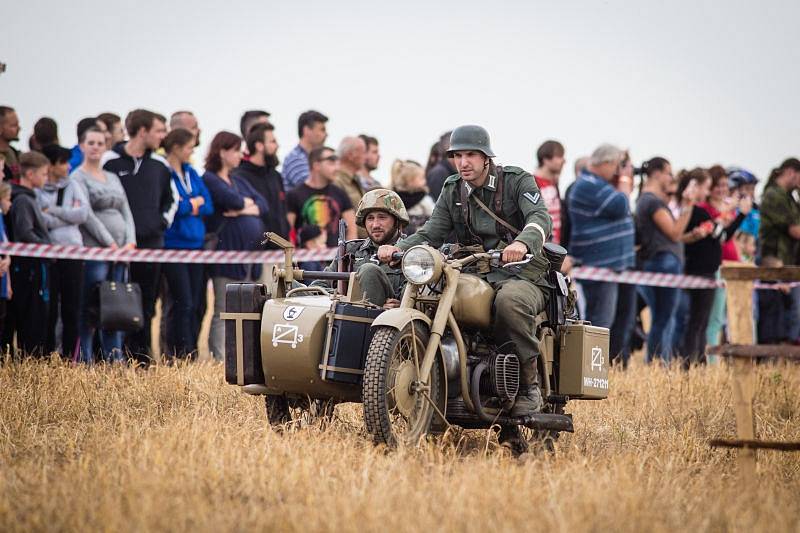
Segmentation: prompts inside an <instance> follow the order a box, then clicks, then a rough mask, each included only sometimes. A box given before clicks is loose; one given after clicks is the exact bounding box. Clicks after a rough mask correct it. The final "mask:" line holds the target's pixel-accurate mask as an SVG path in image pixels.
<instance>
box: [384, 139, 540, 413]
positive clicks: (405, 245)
mask: <svg viewBox="0 0 800 533" xmlns="http://www.w3.org/2000/svg"><path fill="white" fill-rule="evenodd" d="M447 156H448V157H449V158H451V160H452V162H453V165H454V166H455V168H456V170H457V171H458V174H454V175H452V176H450V177H449V178H447V179H446V180H445V182H444V186H443V187H442V192H441V194H440V195H439V199H438V201H437V202H436V207H435V208H434V211H433V215H432V216H431V218H430V219H429V220H428V222H427V223H426V224H425V225H424V226H423V227H422V229H420V230H418V231H417V233H415V234H414V235H411V236H410V237H407V238H405V239H402V240H400V241H398V242H397V244H396V245H395V246H391V245H384V246H381V247H380V249H379V250H378V256H379V258H380V260H381V261H382V262H389V261H390V260H391V257H392V254H393V253H396V252H400V251H405V250H408V249H410V248H411V247H412V246H415V245H418V244H423V243H428V244H430V245H431V246H433V247H439V246H441V245H442V244H444V242H445V239H447V237H448V236H449V235H450V234H451V232H452V231H453V230H455V234H456V238H457V240H458V243H459V244H461V245H465V246H479V247H483V249H484V250H489V249H498V250H502V260H503V261H504V262H506V263H514V262H519V261H521V260H522V259H523V257H524V256H525V255H526V254H531V255H532V257H531V260H530V261H529V262H528V263H527V264H526V265H525V266H524V267H523V268H522V269H521V270H520V271H519V272H517V273H510V272H508V271H506V270H503V269H498V268H493V269H491V270H490V271H488V272H485V273H483V274H482V277H483V278H484V279H485V280H486V281H488V282H489V283H490V284H491V286H492V288H493V289H494V290H495V291H496V296H495V298H494V302H493V306H494V310H495V321H494V335H495V337H496V339H497V342H498V345H499V344H502V343H504V342H512V343H513V344H514V345H515V346H516V350H517V357H518V358H519V361H520V365H521V369H520V370H521V376H520V379H521V383H520V392H519V394H518V395H517V397H516V401H515V403H514V407H513V409H512V410H511V415H512V416H524V415H529V414H532V413H535V412H538V411H540V410H541V408H542V405H543V400H542V396H541V392H540V390H539V387H538V377H537V371H536V364H537V358H538V357H539V354H540V349H539V341H538V340H537V338H536V331H535V319H536V316H537V315H538V314H539V313H541V312H542V311H544V309H545V306H546V304H547V289H549V288H550V287H551V283H550V282H549V281H548V279H547V276H546V274H547V271H548V262H547V260H546V259H545V257H544V255H543V253H542V246H543V245H544V243H545V240H546V237H547V235H549V234H550V231H551V229H552V220H551V219H550V216H549V215H548V213H547V207H546V206H545V205H544V202H543V201H542V199H541V194H540V193H539V188H538V187H537V186H536V181H535V180H534V179H533V177H532V176H531V175H530V174H529V173H527V172H525V171H524V170H522V169H521V168H518V167H499V166H496V165H495V164H494V163H493V161H492V158H493V157H495V154H494V152H493V151H492V148H491V145H490V142H489V134H488V132H487V131H486V130H485V129H483V128H482V127H480V126H461V127H458V128H456V129H455V130H453V133H452V135H451V137H450V149H449V150H448V152H447Z"/></svg>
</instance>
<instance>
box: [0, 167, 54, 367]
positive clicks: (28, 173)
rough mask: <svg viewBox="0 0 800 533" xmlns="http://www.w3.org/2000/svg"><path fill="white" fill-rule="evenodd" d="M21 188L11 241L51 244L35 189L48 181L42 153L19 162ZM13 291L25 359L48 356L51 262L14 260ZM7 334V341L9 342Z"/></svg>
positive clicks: (15, 189)
mask: <svg viewBox="0 0 800 533" xmlns="http://www.w3.org/2000/svg"><path fill="white" fill-rule="evenodd" d="M19 168H20V178H19V184H15V185H12V189H11V209H10V211H9V213H8V237H9V240H11V241H14V242H26V243H33V244H51V240H50V233H49V232H48V231H47V225H46V223H45V219H44V215H43V213H42V210H41V208H39V204H38V203H37V202H36V193H35V192H34V191H35V190H36V189H41V188H42V187H43V186H44V184H45V182H46V181H47V173H48V170H49V168H50V161H48V160H47V158H46V157H45V156H43V155H42V154H40V153H39V152H27V153H24V154H22V155H21V156H20V158H19ZM11 288H12V292H13V295H14V298H13V299H12V300H11V306H10V309H9V313H8V316H9V317H10V318H11V319H12V320H13V322H14V324H13V327H15V328H16V332H17V347H18V349H19V350H20V351H21V352H22V355H39V356H43V355H45V353H44V350H43V349H42V347H43V346H45V345H46V344H47V329H48V327H47V326H48V324H47V318H48V317H49V312H50V293H49V288H50V261H48V260H46V259H40V258H34V257H13V258H12V260H11ZM8 333H9V332H8V331H6V332H5V334H4V338H5V339H8V338H9V336H8Z"/></svg>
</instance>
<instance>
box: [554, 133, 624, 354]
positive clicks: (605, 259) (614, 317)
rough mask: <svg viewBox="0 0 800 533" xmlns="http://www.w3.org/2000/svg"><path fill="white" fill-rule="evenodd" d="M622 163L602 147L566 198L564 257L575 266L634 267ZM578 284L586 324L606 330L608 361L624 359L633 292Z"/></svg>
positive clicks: (619, 155) (620, 286)
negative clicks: (567, 232) (567, 228)
mask: <svg viewBox="0 0 800 533" xmlns="http://www.w3.org/2000/svg"><path fill="white" fill-rule="evenodd" d="M624 157H625V152H624V151H623V150H621V149H619V148H617V147H616V146H612V145H610V144H603V145H601V146H600V147H598V148H597V149H596V150H595V151H594V153H593V154H592V156H591V158H590V159H589V165H588V167H587V168H586V169H584V170H583V171H582V172H581V174H580V176H579V177H578V179H577V180H576V181H575V184H574V186H573V187H572V190H571V191H570V193H569V196H568V200H567V201H568V203H569V209H568V210H569V218H570V222H571V226H572V227H571V236H570V249H569V251H570V255H572V257H573V258H574V260H575V263H576V264H578V265H584V266H594V267H602V268H608V269H611V270H614V271H617V272H621V271H623V270H627V269H630V268H632V267H633V266H634V263H635V258H636V257H635V252H634V233H635V232H634V224H633V217H632V216H631V208H630V200H629V195H630V191H631V188H632V184H633V180H632V178H630V177H629V176H620V174H621V170H622V166H623V165H622V163H623V158H624ZM612 182H614V183H616V184H617V185H616V188H615V187H614V186H613V185H612ZM580 284H581V288H582V289H583V294H584V296H585V301H586V319H587V320H589V321H591V323H592V324H593V325H595V326H601V327H604V328H609V329H610V330H611V350H612V353H611V357H612V358H613V357H616V356H617V355H619V354H620V353H622V355H623V359H624V358H625V356H626V355H627V354H628V350H626V346H627V344H628V340H629V339H630V331H631V329H632V328H633V323H632V322H633V319H634V315H633V313H632V310H633V309H634V306H635V302H636V286H635V285H630V284H624V283H615V282H609V281H588V280H581V282H580ZM623 363H627V361H624V360H623Z"/></svg>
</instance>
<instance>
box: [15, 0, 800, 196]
mask: <svg viewBox="0 0 800 533" xmlns="http://www.w3.org/2000/svg"><path fill="white" fill-rule="evenodd" d="M79 6H81V7H79ZM83 6H91V7H83ZM798 6H800V2H796V1H795V2H790V1H784V2H752V1H751V2H743V1H738V0H737V1H724V2H723V1H717V2H703V1H680V2H678V1H669V2H664V1H651V0H643V1H639V2H621V1H608V2H596V1H576V0H564V1H559V2H553V1H549V2H542V1H517V2H503V1H497V0H495V1H494V2H488V1H485V0H484V1H480V2H478V1H474V2H473V1H467V0H463V1H459V2H415V1H406V2H392V3H388V2H386V3H383V2H381V3H379V2H352V1H345V0H339V1H305V2H272V1H255V0H252V1H249V2H245V1H236V0H229V1H227V2H206V1H201V0H170V1H163V0H161V1H151V0H139V1H136V2H130V1H129V2H124V3H122V2H115V1H108V0H107V1H104V2H95V1H86V2H61V3H54V2H52V1H48V2H44V1H41V0H25V1H20V0H10V4H4V7H3V9H2V18H3V20H2V24H1V25H0V27H2V31H0V62H4V63H7V64H8V70H7V72H6V73H5V74H2V75H0V104H5V105H11V106H13V107H15V108H16V109H17V110H18V112H19V115H20V120H21V122H22V126H23V130H22V134H21V137H20V138H21V139H22V140H21V141H20V142H19V143H18V147H20V148H25V149H27V138H28V136H29V135H30V133H31V128H32V125H33V123H34V122H35V121H36V120H37V119H38V118H39V117H41V116H44V115H47V116H51V117H53V118H55V119H56V120H57V122H58V124H59V127H60V133H61V141H62V144H65V145H72V144H73V143H74V142H75V131H74V127H75V124H76V122H77V121H78V120H79V119H80V118H82V117H84V116H87V115H94V114H98V113H100V112H103V111H114V112H116V113H117V114H120V115H123V116H124V114H125V113H126V112H127V111H129V110H130V109H132V108H135V107H145V108H149V109H153V110H156V111H158V112H161V113H163V114H165V115H169V114H170V113H172V112H173V111H175V110H177V109H190V110H193V111H194V112H195V113H196V115H197V116H198V117H199V119H200V126H201V128H202V130H203V138H204V140H205V141H208V140H210V138H211V137H212V136H213V134H214V133H215V132H217V131H219V130H221V129H228V130H231V131H238V121H239V116H240V114H241V112H242V111H243V110H245V109H248V108H263V109H266V110H268V111H269V112H271V113H272V121H273V123H274V124H276V128H277V129H276V134H277V136H278V141H279V142H280V144H281V149H280V154H281V155H282V156H283V155H285V154H286V153H287V152H288V151H289V150H291V148H292V147H293V146H294V145H295V144H296V143H297V131H296V128H297V126H296V124H297V116H298V114H299V113H300V112H302V111H304V110H307V109H317V110H319V111H322V112H323V113H325V114H326V115H328V116H329V117H330V119H331V120H330V122H329V123H328V130H329V132H330V137H329V139H328V144H330V145H333V146H336V145H338V142H339V140H340V139H341V138H342V137H343V136H345V135H350V134H358V133H369V134H371V135H374V136H376V137H378V138H379V140H380V143H381V151H382V154H383V160H382V163H381V166H380V168H379V169H378V172H377V175H378V177H379V178H380V179H382V180H386V179H387V178H388V172H389V167H390V165H391V160H392V159H394V158H403V159H416V160H419V161H420V162H424V160H425V158H426V157H427V153H428V150H429V148H430V145H431V144H432V143H433V141H434V140H436V139H437V138H438V136H439V135H440V134H441V133H442V132H444V131H446V130H448V129H452V128H453V127H454V126H457V125H459V124H465V123H476V124H481V125H483V126H485V127H486V128H487V129H488V130H489V132H490V134H491V136H492V143H493V145H494V150H495V152H497V154H498V156H499V157H498V162H501V163H503V164H516V165H519V166H522V167H525V168H527V169H532V168H533V167H534V166H535V155H534V154H535V150H536V147H537V146H538V145H539V144H540V143H541V142H542V141H544V140H546V139H548V138H554V139H558V140H560V141H561V142H562V143H563V144H564V145H565V146H566V149H567V158H568V164H570V165H571V164H572V162H573V161H574V159H575V158H576V157H577V156H580V155H584V154H586V153H589V152H590V151H591V150H592V149H593V148H594V147H595V146H597V145H598V144H599V143H602V142H612V143H616V144H619V145H621V146H623V147H629V148H630V149H631V152H632V155H633V158H634V161H635V162H636V163H637V164H638V163H639V162H640V161H641V160H643V159H646V158H649V157H651V156H654V155H663V156H666V157H667V158H668V159H670V160H671V161H672V162H673V166H675V167H676V169H677V168H680V167H684V166H694V165H697V164H701V165H709V164H713V163H717V162H719V163H722V164H724V165H726V166H727V165H733V164H737V165H742V166H745V167H747V168H750V169H752V170H753V171H754V172H755V173H756V174H757V175H758V176H759V177H760V178H763V177H765V176H766V174H767V173H768V172H769V169H770V168H772V167H773V166H775V165H777V164H778V163H779V162H780V161H781V160H783V159H784V158H785V157H788V156H800V145H799V144H798V140H800V121H799V120H798V119H799V118H800V113H798V111H799V110H798V101H799V100H798V96H797V95H798V88H799V87H800V69H799V68H798V65H799V64H800V44H799V41H800V30H799V29H798V28H799V27H800V26H798V21H800V17H799V16H798V15H800V7H798ZM206 146H207V144H205V143H204V145H203V146H201V147H200V149H199V150H200V153H199V154H198V156H196V160H202V157H203V156H204V155H205V148H206ZM571 180H572V171H571V169H569V170H568V169H565V173H564V176H563V181H564V182H567V181H571ZM562 189H563V185H562Z"/></svg>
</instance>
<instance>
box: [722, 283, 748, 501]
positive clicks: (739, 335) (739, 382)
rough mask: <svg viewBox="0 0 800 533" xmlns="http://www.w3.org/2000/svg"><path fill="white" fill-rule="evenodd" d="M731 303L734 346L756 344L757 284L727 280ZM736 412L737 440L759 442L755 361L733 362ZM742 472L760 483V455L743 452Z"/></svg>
mask: <svg viewBox="0 0 800 533" xmlns="http://www.w3.org/2000/svg"><path fill="white" fill-rule="evenodd" d="M725 290H726V292H727V300H728V302H727V303H728V332H729V334H730V340H731V343H733V344H753V282H752V281H742V280H726V286H725ZM731 387H732V389H733V409H734V412H735V413H736V436H737V437H738V438H739V439H740V440H755V438H756V427H755V417H754V416H753V396H754V395H755V388H756V384H755V373H754V372H753V361H752V360H745V359H734V361H733V381H732V382H731ZM738 461H739V472H740V473H741V476H742V481H744V483H745V484H746V485H748V486H752V485H753V484H755V482H756V455H755V450H753V449H752V448H743V449H742V451H740V452H739V454H738Z"/></svg>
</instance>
